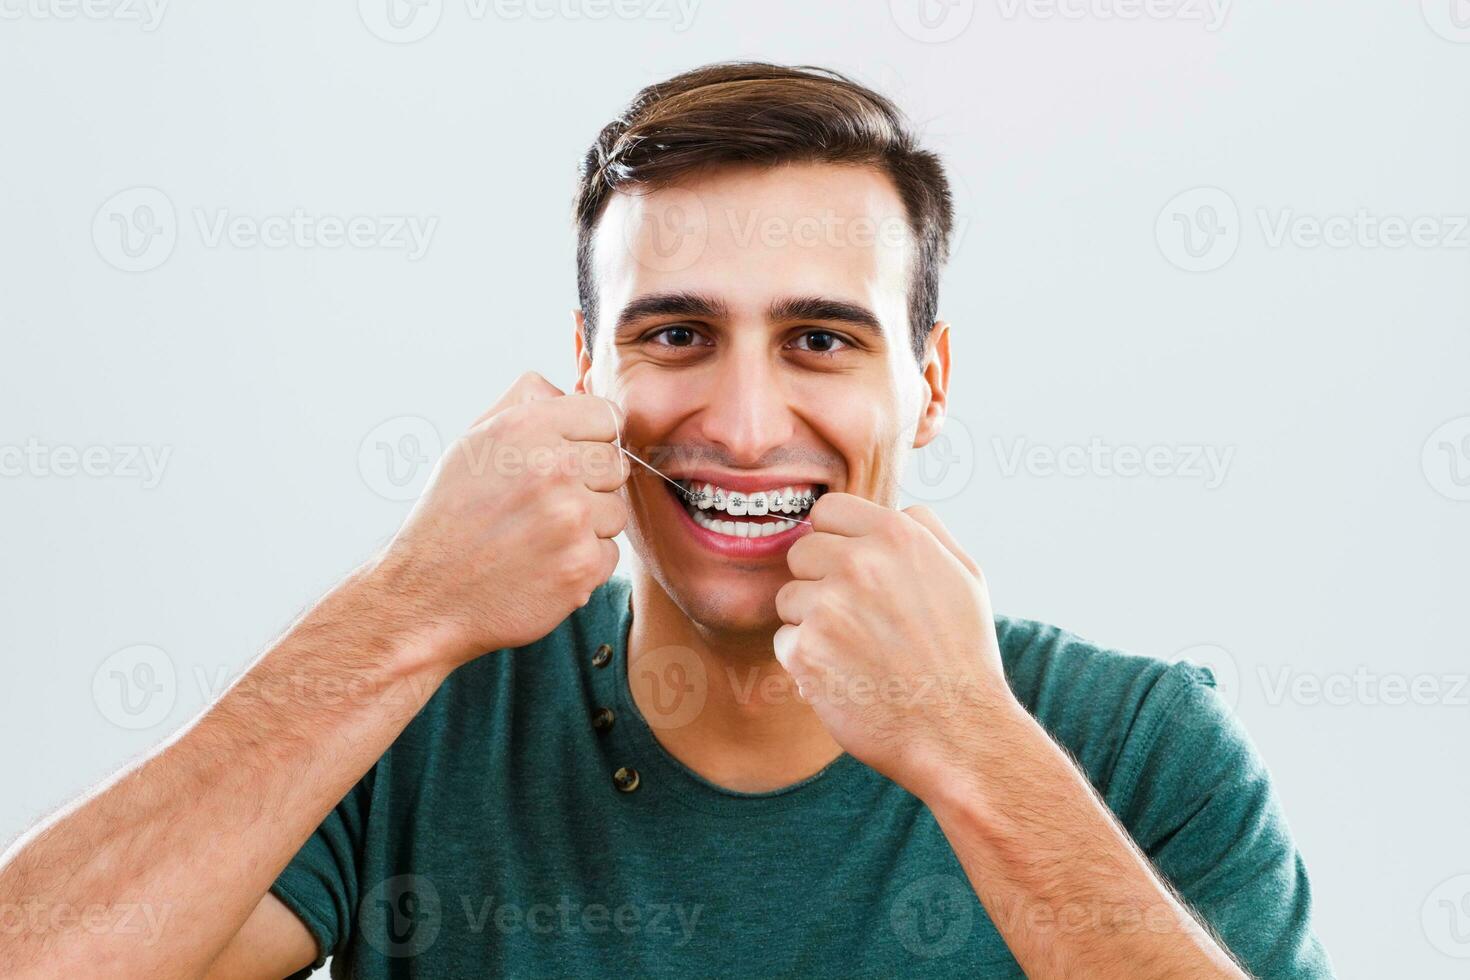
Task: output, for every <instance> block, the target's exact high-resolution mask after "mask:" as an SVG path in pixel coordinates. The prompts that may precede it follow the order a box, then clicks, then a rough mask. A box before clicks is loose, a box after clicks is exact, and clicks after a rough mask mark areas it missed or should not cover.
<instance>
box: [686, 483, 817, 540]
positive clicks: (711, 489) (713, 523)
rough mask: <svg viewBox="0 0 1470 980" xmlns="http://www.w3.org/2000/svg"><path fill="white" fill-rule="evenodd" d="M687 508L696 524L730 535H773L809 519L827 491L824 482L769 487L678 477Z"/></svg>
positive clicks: (798, 525)
mask: <svg viewBox="0 0 1470 980" xmlns="http://www.w3.org/2000/svg"><path fill="white" fill-rule="evenodd" d="M677 482H678V485H679V490H678V491H676V490H674V489H673V488H672V487H670V488H669V493H670V494H672V495H674V496H675V497H677V498H678V499H679V502H680V504H682V505H683V508H684V512H685V513H686V514H688V515H689V518H690V520H692V521H693V522H694V523H695V524H696V525H697V526H699V527H701V528H703V529H704V530H706V531H708V532H710V533H711V534H716V535H720V536H722V537H727V538H746V539H751V538H770V537H775V536H777V535H780V534H785V533H786V532H788V531H791V530H793V529H795V528H797V527H801V526H802V524H801V523H800V522H802V521H806V520H807V514H808V513H809V512H810V511H811V509H812V505H813V504H814V503H816V502H817V499H818V498H819V497H821V496H822V494H823V493H826V491H827V488H826V486H825V485H824V484H821V483H793V484H786V485H784V486H773V487H768V488H766V489H763V490H762V489H734V488H730V487H724V486H721V485H719V484H717V483H710V482H707V481H703V480H679V481H677Z"/></svg>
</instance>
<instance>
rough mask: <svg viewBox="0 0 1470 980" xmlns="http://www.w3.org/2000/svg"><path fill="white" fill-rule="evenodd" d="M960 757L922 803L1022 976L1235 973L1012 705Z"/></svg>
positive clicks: (1083, 783) (1079, 777)
mask: <svg viewBox="0 0 1470 980" xmlns="http://www.w3.org/2000/svg"><path fill="white" fill-rule="evenodd" d="M1000 714H1001V715H1003V716H1004V721H1003V722H1001V723H1000V724H997V725H995V726H994V727H992V728H989V729H988V730H986V731H984V732H981V733H977V737H976V739H975V741H974V743H973V744H972V745H968V746H965V747H963V748H961V749H960V750H958V751H957V752H956V754H955V757H954V758H952V759H951V760H949V761H948V762H947V763H946V764H945V766H944V769H945V771H946V772H947V773H948V775H947V776H946V777H945V778H943V779H941V780H938V781H936V786H938V787H939V788H938V789H937V790H936V791H935V792H933V793H931V794H928V797H927V798H926V802H927V803H929V806H930V809H931V810H932V812H933V813H934V815H935V818H936V820H937V821H938V823H939V825H940V827H941V829H942V830H943V831H944V833H945V835H946V837H947V838H948V839H949V842H950V844H951V846H952V847H953V848H954V851H955V854H956V855H957V856H958V858H959V860H960V863H961V865H962V866H963V867H964V869H965V873H966V875H967V876H968V877H969V879H970V883H971V885H972V886H973V887H974V889H975V891H976V893H977V894H978V895H979V897H980V900H981V902H982V903H983V904H984V905H985V908H986V911H987V912H988V913H989V914H990V917H991V919H992V920H993V921H994V922H995V924H996V927H997V928H998V929H999V930H1000V932H1001V935H1002V936H1003V937H1004V938H1005V940H1006V943H1007V944H1008V945H1009V946H1010V948H1011V952H1012V953H1013V955H1015V957H1016V959H1017V961H1018V962H1019V963H1020V964H1021V967H1022V968H1023V969H1024V970H1025V971H1026V974H1027V976H1031V977H1058V978H1060V977H1067V978H1075V977H1096V978H1115V977H1116V978H1129V980H1148V978H1155V977H1157V978H1164V977H1181V976H1188V977H1230V978H1240V977H1244V976H1245V974H1244V973H1242V972H1241V970H1240V969H1239V967H1238V966H1237V965H1236V964H1235V963H1234V961H1233V960H1232V959H1231V958H1230V956H1229V954H1228V953H1227V952H1226V951H1225V950H1224V949H1223V948H1222V947H1221V946H1220V944H1219V943H1218V942H1217V941H1216V940H1215V939H1214V937H1213V936H1212V935H1211V934H1210V932H1209V931H1208V930H1207V929H1206V928H1205V927H1204V926H1203V925H1201V924H1200V923H1199V922H1198V921H1197V920H1196V919H1195V918H1194V916H1193V915H1192V914H1191V913H1190V911H1189V910H1188V909H1187V908H1186V907H1185V905H1184V904H1183V903H1182V902H1181V901H1180V900H1179V899H1178V898H1177V897H1176V896H1175V895H1174V894H1173V892H1172V891H1171V889H1170V888H1169V887H1168V885H1167V884H1165V883H1164V882H1163V880H1162V879H1161V878H1160V877H1159V876H1158V874H1157V873H1156V872H1155V871H1154V869H1153V867H1152V866H1151V865H1150V863H1149V861H1148V859H1147V858H1146V857H1145V856H1144V855H1143V854H1142V853H1141V852H1140V851H1139V850H1138V848H1137V847H1136V846H1135V845H1134V843H1133V841H1132V840H1131V839H1130V838H1129V836H1128V834H1127V832H1126V831H1125V830H1124V829H1123V828H1122V827H1121V826H1120V825H1119V824H1118V822H1117V820H1116V819H1114V817H1113V815H1112V813H1111V812H1110V811H1109V810H1108V808H1107V807H1106V805H1105V804H1104V803H1103V802H1102V801H1101V800H1100V799H1099V798H1098V797H1097V795H1096V793H1095V792H1094V791H1093V789H1092V787H1091V785H1090V784H1089V783H1088V782H1087V779H1086V777H1085V776H1084V775H1083V773H1082V772H1081V771H1080V770H1079V769H1078V768H1077V767H1076V766H1075V765H1074V764H1073V763H1072V761H1071V760H1070V759H1069V758H1068V757H1067V756H1066V754H1065V753H1063V752H1062V751H1061V749H1059V748H1058V747H1057V746H1056V744H1055V743H1053V742H1052V740H1051V739H1050V737H1048V736H1047V734H1046V732H1045V731H1044V730H1043V729H1042V728H1041V726H1040V725H1039V724H1037V723H1036V722H1035V720H1034V719H1032V718H1031V717H1030V716H1029V715H1027V714H1026V713H1025V711H1024V710H1023V709H1021V708H1020V706H1019V705H1016V706H1014V708H1013V709H1009V710H1006V711H1004V712H1001V713H1000Z"/></svg>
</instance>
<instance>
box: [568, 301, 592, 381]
mask: <svg viewBox="0 0 1470 980" xmlns="http://www.w3.org/2000/svg"><path fill="white" fill-rule="evenodd" d="M586 322H587V320H586V317H585V316H584V315H583V313H582V311H581V310H573V311H572V323H573V325H574V326H575V328H576V331H575V334H576V335H575V337H573V340H572V345H573V346H572V350H573V352H574V353H575V354H576V358H577V383H576V384H575V385H574V386H573V387H572V391H573V392H575V393H576V394H579V395H585V394H587V374H588V372H589V371H591V370H592V351H591V350H590V349H589V348H588V347H587V334H586V332H585V330H584V329H583V328H584V326H585V325H586Z"/></svg>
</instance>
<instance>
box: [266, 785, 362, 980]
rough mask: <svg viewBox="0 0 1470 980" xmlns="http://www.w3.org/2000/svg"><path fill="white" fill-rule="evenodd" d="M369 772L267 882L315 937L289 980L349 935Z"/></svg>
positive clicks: (309, 969)
mask: <svg viewBox="0 0 1470 980" xmlns="http://www.w3.org/2000/svg"><path fill="white" fill-rule="evenodd" d="M373 775H374V772H373V771H369V772H368V774H367V775H366V776H364V777H363V778H362V779H361V780H360V781H359V782H358V783H357V785H356V786H354V787H353V788H352V789H351V790H350V791H349V792H348V794H347V795H346V796H345V797H343V798H342V801H341V802H340V803H338V804H337V805H336V807H334V808H333V809H332V811H331V812H330V813H328V814H327V816H326V819H324V820H323V821H322V822H321V825H320V826H318V827H317V829H316V830H315V831H314V832H313V833H312V835H311V836H310V837H309V838H307V840H306V843H305V844H303V845H302V846H301V850H299V851H297V852H296V856H295V857H293V858H292V859H291V863H290V864H288V865H286V868H285V870H283V871H282V872H281V873H280V875H279V876H277V878H276V880H275V883H274V884H272V885H271V894H273V895H275V896H276V897H277V898H279V899H280V900H281V901H282V902H283V903H284V904H285V905H286V907H287V908H289V909H290V910H291V911H292V912H294V913H296V917H297V918H299V919H300V920H301V921H302V923H303V924H304V925H305V926H306V928H307V931H309V932H310V933H311V935H312V938H314V939H315V940H316V946H317V956H316V961H315V962H314V963H312V965H311V966H309V967H307V968H306V969H304V970H301V971H300V972H298V973H294V974H292V975H291V977H290V978H289V980H298V978H305V977H307V976H309V975H310V974H311V973H312V971H314V970H317V969H320V968H321V966H322V964H323V963H324V962H326V959H327V957H328V956H332V955H335V954H336V953H338V952H339V951H342V950H345V948H346V946H347V942H348V940H349V939H350V938H351V936H352V926H353V915H354V913H355V911H356V909H357V900H358V874H357V870H358V866H359V864H360V862H361V856H362V845H363V831H364V828H365V826H366V824H367V816H368V803H369V800H370V799H371V794H372V779H373Z"/></svg>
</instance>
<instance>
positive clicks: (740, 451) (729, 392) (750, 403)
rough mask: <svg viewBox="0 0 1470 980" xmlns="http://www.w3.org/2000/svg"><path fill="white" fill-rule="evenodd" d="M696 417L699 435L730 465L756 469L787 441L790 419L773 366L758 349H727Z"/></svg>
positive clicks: (791, 428) (790, 433) (791, 430)
mask: <svg viewBox="0 0 1470 980" xmlns="http://www.w3.org/2000/svg"><path fill="white" fill-rule="evenodd" d="M708 380H709V386H708V388H707V389H706V392H705V403H704V411H702V412H701V413H700V420H699V424H700V434H701V435H702V436H703V437H704V438H705V439H707V440H709V441H710V442H712V443H715V444H717V445H719V446H721V447H722V448H723V449H724V450H725V452H726V453H727V454H729V457H730V464H731V465H733V466H749V467H756V466H759V465H760V464H761V461H762V460H763V459H764V458H765V457H766V455H767V454H769V453H770V452H771V451H772V450H774V449H777V448H779V447H781V446H784V445H787V444H789V443H790V442H791V440H792V436H793V435H794V434H795V426H796V419H795V415H794V414H793V413H792V411H791V406H790V405H789V404H788V397H787V392H786V391H785V390H784V386H783V385H782V383H781V376H780V373H779V370H778V368H777V366H776V365H774V364H773V363H771V358H770V354H769V352H768V351H767V350H765V349H763V347H757V346H756V345H754V344H752V345H749V346H748V348H747V349H745V350H737V349H731V350H728V351H727V352H726V354H725V356H724V357H721V358H720V360H719V362H718V363H717V364H716V366H715V373H714V376H713V377H711V378H709V379H708Z"/></svg>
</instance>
